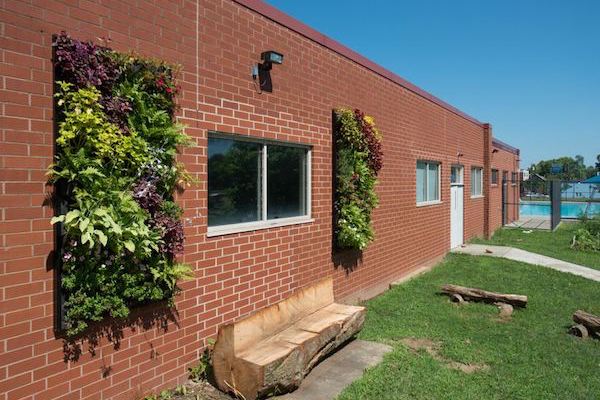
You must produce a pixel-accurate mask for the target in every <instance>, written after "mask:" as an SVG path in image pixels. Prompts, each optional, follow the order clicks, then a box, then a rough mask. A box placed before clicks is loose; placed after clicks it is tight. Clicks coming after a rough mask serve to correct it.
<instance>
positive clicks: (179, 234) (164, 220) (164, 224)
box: [152, 212, 184, 258]
mask: <svg viewBox="0 0 600 400" xmlns="http://www.w3.org/2000/svg"><path fill="white" fill-rule="evenodd" d="M152 223H154V224H155V225H156V226H157V227H159V228H161V229H162V231H163V233H162V236H161V239H162V243H160V244H159V245H158V248H159V250H160V252H161V253H163V254H165V255H167V256H168V257H169V258H173V257H175V256H176V255H177V254H181V253H183V240H184V234H183V224H182V223H181V221H180V220H178V219H175V218H173V217H171V216H169V215H166V214H164V213H161V212H159V213H157V214H156V216H155V217H154V219H153V221H152Z"/></svg>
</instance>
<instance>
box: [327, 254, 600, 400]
mask: <svg viewBox="0 0 600 400" xmlns="http://www.w3.org/2000/svg"><path fill="white" fill-rule="evenodd" d="M444 283H454V284H459V285H464V286H472V287H480V288H485V289H488V290H493V291H499V292H505V293H518V294H527V295H528V296H529V305H528V307H527V308H526V309H516V310H515V313H514V314H513V316H512V319H511V320H510V321H501V320H500V319H499V318H498V310H497V308H496V307H495V306H493V305H486V304H478V303H468V304H465V305H462V306H457V305H455V304H452V303H450V302H449V300H448V298H447V297H445V296H441V295H438V294H437V293H438V291H439V287H440V285H442V284H444ZM599 292H600V284H599V283H597V282H593V281H588V280H586V279H583V278H580V277H577V276H572V275H569V274H563V273H560V272H557V271H554V270H550V269H545V268H543V267H538V266H533V265H528V264H522V263H518V262H514V261H510V260H505V259H499V258H492V257H473V256H467V255H458V254H455V255H449V256H448V257H447V258H446V259H445V261H444V262H442V263H441V265H439V266H438V267H436V268H435V269H433V270H432V271H431V272H429V273H427V274H425V275H423V276H421V277H418V278H415V279H414V280H411V281H409V282H407V283H406V284H403V285H401V286H398V287H396V288H394V289H391V290H389V291H388V292H386V293H384V294H383V295H381V296H379V297H377V298H375V299H372V300H370V301H369V302H367V304H366V305H367V308H368V312H367V319H366V323H365V326H364V328H363V330H362V332H361V333H360V338H361V339H365V340H372V341H377V342H382V343H388V344H390V345H392V346H393V351H392V352H391V353H389V354H388V355H387V356H386V357H385V358H384V361H383V362H382V363H381V364H379V365H378V366H376V367H374V368H371V369H369V370H367V371H366V372H365V374H364V375H363V377H362V378H361V379H359V380H358V381H355V382H354V383H353V384H352V385H350V386H349V387H348V388H346V389H345V391H344V392H343V393H342V394H341V395H340V396H339V398H338V400H350V399H356V400H359V399H360V400H364V399H474V400H475V399H476V400H481V399H592V398H598V395H599V394H600V379H598V371H600V369H599V368H600V340H593V339H589V340H581V339H578V338H575V337H573V336H570V335H568V334H567V329H568V327H569V326H570V325H571V315H572V313H573V312H574V311H575V310H577V309H580V308H581V309H584V310H587V311H589V312H592V313H596V314H600V296H598V293H599ZM406 338H421V339H430V340H432V341H434V342H436V343H438V344H439V349H438V353H439V354H438V355H437V356H435V355H434V356H432V355H430V354H429V353H428V352H427V351H425V350H418V351H415V350H412V349H410V348H409V347H407V346H406V345H405V344H403V341H402V339H406ZM452 362H454V363H456V362H460V363H465V364H478V365H481V366H485V368H486V369H483V370H480V371H477V372H473V373H465V372H462V371H460V370H457V369H455V368H452V364H451V363H452Z"/></svg>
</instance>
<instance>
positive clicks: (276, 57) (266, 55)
mask: <svg viewBox="0 0 600 400" xmlns="http://www.w3.org/2000/svg"><path fill="white" fill-rule="evenodd" d="M260 59H261V60H263V63H264V64H267V65H268V67H269V69H270V68H271V66H272V65H273V64H283V54H281V53H278V52H276V51H273V50H269V51H265V52H263V53H262V54H261V55H260Z"/></svg>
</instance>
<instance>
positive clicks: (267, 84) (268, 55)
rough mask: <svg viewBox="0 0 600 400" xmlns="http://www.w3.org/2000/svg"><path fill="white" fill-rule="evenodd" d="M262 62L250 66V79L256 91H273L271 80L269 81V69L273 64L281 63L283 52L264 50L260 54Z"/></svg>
mask: <svg viewBox="0 0 600 400" xmlns="http://www.w3.org/2000/svg"><path fill="white" fill-rule="evenodd" d="M260 59H261V60H262V63H260V64H254V65H253V66H252V79H253V80H254V83H255V85H256V86H258V87H257V91H258V93H262V92H269V93H271V92H272V91H273V82H272V81H271V69H272V68H273V64H277V65H279V64H283V54H281V53H278V52H276V51H273V50H269V51H265V52H262V53H261V54H260Z"/></svg>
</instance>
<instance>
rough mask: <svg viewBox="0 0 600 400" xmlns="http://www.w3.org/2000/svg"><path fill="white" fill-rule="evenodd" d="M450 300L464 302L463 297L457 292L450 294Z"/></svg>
mask: <svg viewBox="0 0 600 400" xmlns="http://www.w3.org/2000/svg"><path fill="white" fill-rule="evenodd" d="M450 300H452V302H453V303H458V304H462V303H464V302H465V299H463V297H462V296H461V295H460V294H458V293H455V294H453V295H451V296H450Z"/></svg>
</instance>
